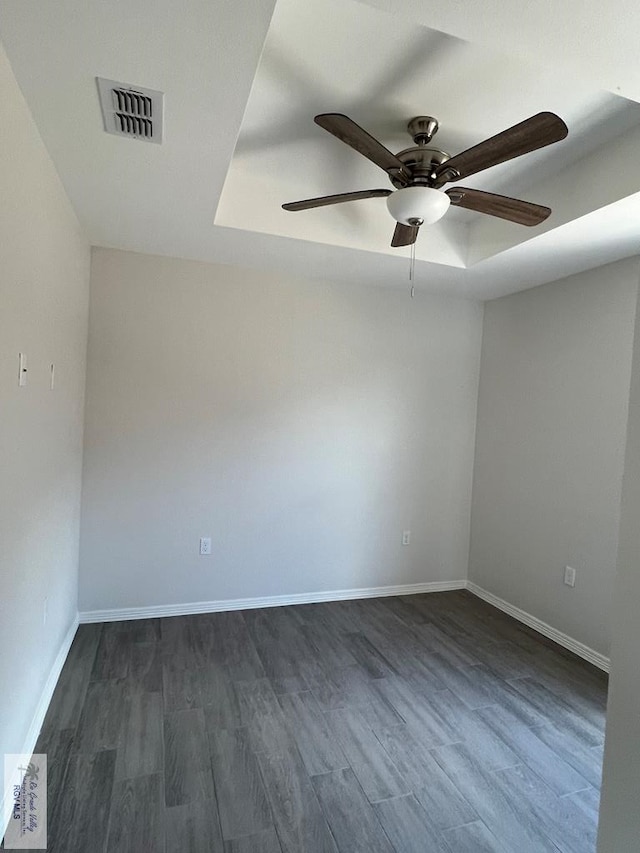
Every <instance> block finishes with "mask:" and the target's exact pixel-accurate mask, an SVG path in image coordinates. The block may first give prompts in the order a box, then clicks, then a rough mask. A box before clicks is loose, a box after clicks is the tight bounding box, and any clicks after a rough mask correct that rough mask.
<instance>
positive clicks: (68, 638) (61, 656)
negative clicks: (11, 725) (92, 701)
mask: <svg viewBox="0 0 640 853" xmlns="http://www.w3.org/2000/svg"><path fill="white" fill-rule="evenodd" d="M78 624H79V618H78V614H77V613H76V616H75V618H74V620H73V622H72V623H71V625H70V626H69V630H68V631H67V633H66V634H65V637H64V639H63V641H62V644H61V645H60V648H59V650H58V654H57V655H56V659H55V660H54V662H53V665H52V667H51V670H50V672H49V675H48V677H47V680H46V682H45V685H44V688H43V689H42V693H41V694H40V699H39V700H38V705H37V707H36V710H35V712H34V714H33V717H32V718H31V724H30V726H29V730H28V732H27V736H26V737H25V739H24V744H23V747H22V753H21V754H22V755H29V756H31V755H33V751H34V749H35V748H36V743H37V741H38V736H39V734H40V729H41V728H42V724H43V723H44V718H45V716H46V714H47V710H48V708H49V704H50V702H51V697H52V696H53V691H54V690H55V689H56V684H57V683H58V679H59V678H60V673H61V672H62V667H63V666H64V663H65V661H66V659H67V655H68V654H69V649H70V648H71V644H72V643H73V638H74V637H75V635H76V631H77V630H78ZM14 776H15V779H12V780H11V783H13V782H15V781H16V780H17V779H20V781H21V777H20V773H19V771H18V768H17V767H16V769H15V774H14ZM11 789H12V785H11V784H10V786H9V789H8V791H7V790H3V791H2V795H3V796H2V808H1V810H0V839H1V838H2V837H3V836H4V834H5V832H6V829H7V823H8V821H9V820H10V817H11V810H10V809H9V811H8V812H7V813H6V814H5V808H6V807H7V803H8V802H12V801H13V798H12V796H11V793H10V792H11ZM7 798H9V800H8V799H7Z"/></svg>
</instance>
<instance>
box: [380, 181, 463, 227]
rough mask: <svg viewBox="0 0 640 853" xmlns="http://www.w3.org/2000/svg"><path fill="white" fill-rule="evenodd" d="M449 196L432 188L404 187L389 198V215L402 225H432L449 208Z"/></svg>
mask: <svg viewBox="0 0 640 853" xmlns="http://www.w3.org/2000/svg"><path fill="white" fill-rule="evenodd" d="M449 204H450V199H449V196H448V195H445V193H443V192H441V191H440V190H435V189H433V188H432V187H404V188H403V189H400V190H396V191H395V192H394V193H392V194H391V195H390V196H389V197H388V198H387V207H388V209H389V213H390V214H391V215H392V216H393V218H394V219H395V220H396V222H400V223H401V224H402V225H418V224H420V225H432V224H433V223H434V222H437V221H438V220H439V219H442V217H443V216H444V215H445V213H446V212H447V210H448V208H449Z"/></svg>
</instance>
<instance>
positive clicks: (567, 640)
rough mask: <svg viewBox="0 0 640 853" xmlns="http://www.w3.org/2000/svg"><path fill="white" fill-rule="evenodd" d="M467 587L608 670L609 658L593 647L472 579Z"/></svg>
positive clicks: (500, 608)
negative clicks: (510, 602)
mask: <svg viewBox="0 0 640 853" xmlns="http://www.w3.org/2000/svg"><path fill="white" fill-rule="evenodd" d="M467 589H468V590H469V592H472V593H473V594H474V595H477V596H478V598H481V599H482V600H483V601H486V602H487V603H488V604H492V605H493V606H494V607H497V608H498V610H502V611H504V612H505V613H507V614H508V615H509V616H513V618H514V619H517V620H518V621H519V622H523V623H524V624H525V625H528V626H529V627H530V628H533V630H534V631H538V633H539V634H543V635H544V636H545V637H549V639H550V640H553V641H554V642H556V643H558V645H560V646H564V648H565V649H569V651H571V652H574V654H576V655H579V656H580V657H581V658H584V659H585V660H587V661H589V663H592V664H593V665H594V666H597V667H598V669H602V670H603V671H604V672H609V658H608V657H605V655H602V654H600V652H596V651H594V649H591V648H589V646H585V644H584V643H580V642H579V641H578V640H574V639H573V637H570V636H569V635H568V634H563V633H562V631H558V630H557V629H556V628H553V627H552V626H551V625H547V623H546V622H543V621H542V619H538V618H537V617H536V616H532V615H531V614H530V613H527V612H526V610H521V609H520V608H519V607H516V606H515V605H513V604H509V602H508V601H505V600H504V599H503V598H498V596H497V595H494V594H493V593H492V592H487V590H486V589H482V587H481V586H478V585H477V584H475V583H473V582H472V581H467Z"/></svg>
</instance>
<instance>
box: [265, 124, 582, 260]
mask: <svg viewBox="0 0 640 853" xmlns="http://www.w3.org/2000/svg"><path fill="white" fill-rule="evenodd" d="M314 121H315V122H316V124H318V125H319V126H320V127H322V128H324V129H325V130H327V131H328V132H329V133H331V134H332V135H333V136H335V137H337V138H338V139H340V140H341V141H342V142H344V143H345V144H347V145H349V146H350V147H351V148H353V149H354V150H355V151H357V152H358V153H359V154H362V155H363V156H364V157H366V158H367V159H368V160H371V162H372V163H375V164H376V165H377V166H379V167H380V168H381V169H383V170H384V171H385V172H386V173H387V175H388V177H389V180H390V181H391V183H392V184H393V186H394V187H396V191H395V192H393V191H392V190H382V189H378V190H363V191H360V192H355V193H339V194H338V195H331V196H322V197H320V198H312V199H305V200H303V201H296V202H289V203H288V204H283V205H282V207H283V208H284V209H285V210H291V211H296V210H307V209H309V208H312V207H323V206H325V205H330V204H341V203H343V202H346V201H356V200H358V199H365V198H376V197H382V196H386V197H387V207H388V209H389V211H390V213H391V215H392V216H393V217H394V219H396V221H397V223H398V224H397V225H396V229H395V232H394V235H393V238H392V240H391V245H392V246H407V245H410V244H411V243H415V241H416V239H417V236H418V229H419V228H420V226H421V225H423V224H430V223H433V222H437V221H438V219H441V218H442V216H444V214H445V213H446V211H447V209H448V207H449V205H450V204H452V205H454V206H456V207H463V208H466V209H467V210H473V211H476V212H478V213H485V214H488V215H489V216H497V217H499V218H501V219H507V220H509V221H511V222H516V223H518V224H520V225H529V226H530V225H538V224H540V223H541V222H544V220H545V219H546V218H547V217H548V216H549V214H550V213H551V210H550V209H549V208H548V207H543V206H542V205H539V204H532V203H531V202H527V201H522V200H521V199H515V198H509V197H508V196H502V195H496V194H494V193H488V192H484V191H482V190H474V189H469V188H467V187H453V188H451V189H449V190H444V191H442V190H441V189H440V188H441V187H442V186H444V184H447V183H450V182H451V181H457V180H459V179H461V178H466V177H468V176H469V175H475V174H477V173H478V172H481V171H483V170H484V169H489V168H491V167H492V166H497V165H498V164H499V163H505V162H506V161H508V160H512V159H514V158H515V157H520V156H522V155H523V154H528V153H529V152H531V151H537V150H538V149H539V148H544V147H545V146H547V145H551V144H553V143H555V142H559V141H560V140H562V139H564V138H565V137H566V135H567V134H568V132H569V131H568V128H567V126H566V124H565V123H564V122H563V121H562V119H561V118H559V116H557V115H555V114H554V113H550V112H543V113H538V114H537V115H535V116H531V118H528V119H525V121H521V122H520V123H519V124H516V125H514V126H513V127H510V128H508V129H507V130H504V131H502V133H498V134H496V136H492V137H490V138H489V139H485V140H484V142H480V143H479V144H478V145H474V146H473V147H472V148H468V149H467V150H466V151H462V152H461V153H460V154H456V155H455V156H453V157H451V156H449V154H447V153H446V152H445V151H441V150H440V149H439V148H431V147H429V144H430V142H431V140H432V139H433V137H434V135H435V134H436V133H437V131H438V127H439V124H438V120H437V119H435V118H434V117H433V116H416V117H415V118H413V119H411V121H410V122H409V124H408V126H407V129H408V131H409V133H410V135H411V136H412V137H413V141H414V143H415V147H412V148H406V149H405V150H403V151H400V152H399V153H398V154H393V153H392V152H391V151H389V149H388V148H385V146H384V145H383V144H382V143H381V142H378V140H377V139H375V137H373V136H371V134H369V133H367V131H366V130H364V129H363V128H361V127H360V126H359V125H357V124H356V123H355V122H354V121H353V120H352V119H350V118H349V117H348V116H346V115H342V114H341V113H322V114H321V115H317V116H316V117H315V119H314Z"/></svg>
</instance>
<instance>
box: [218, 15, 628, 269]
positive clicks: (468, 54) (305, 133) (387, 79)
mask: <svg viewBox="0 0 640 853" xmlns="http://www.w3.org/2000/svg"><path fill="white" fill-rule="evenodd" d="M546 110H550V111H552V112H555V113H557V114H558V115H560V116H561V117H562V118H563V119H564V121H565V122H566V123H567V125H568V126H569V130H570V133H569V137H568V138H567V139H566V140H564V141H563V142H561V143H558V144H555V145H551V146H549V147H548V148H544V149H542V150H540V151H538V152H535V153H533V154H529V155H525V156H524V157H520V158H518V159H516V160H513V161H510V162H508V163H504V164H502V165H500V166H496V167H494V168H492V169H489V170H487V171H485V172H482V173H480V174H477V175H474V176H473V177H470V178H468V179H466V181H465V184H466V185H469V186H471V187H474V188H478V189H484V190H488V191H491V192H499V193H501V194H504V195H511V196H516V195H520V194H522V197H524V198H525V199H527V200H529V201H532V202H535V203H537V204H543V205H545V204H549V202H550V200H549V199H547V198H545V197H544V193H540V192H538V191H537V187H538V186H540V187H545V184H546V186H547V187H548V181H549V179H550V178H552V177H553V176H554V175H556V174H558V173H559V172H561V171H562V170H563V169H566V168H574V167H575V164H576V162H577V161H580V160H581V159H582V158H586V157H587V155H589V154H590V153H592V152H594V151H596V150H598V149H600V148H601V147H602V146H605V145H606V144H607V143H608V142H609V141H610V140H612V139H613V138H615V137H616V136H619V135H620V134H622V133H624V132H625V131H627V130H629V128H631V127H634V126H637V125H638V124H639V123H640V108H639V106H638V105H637V104H636V103H635V102H630V101H628V100H626V99H623V98H620V97H617V96H616V95H613V94H611V93H607V92H594V91H593V90H591V89H590V88H589V86H588V85H586V84H584V83H583V82H582V81H581V80H579V79H577V78H575V79H568V78H567V76H566V74H565V75H564V76H563V77H562V79H560V78H559V75H558V73H557V71H556V70H555V69H553V68H550V67H548V66H543V65H540V66H535V65H532V64H531V63H530V62H526V61H523V60H521V59H520V58H519V57H517V56H515V55H513V54H511V55H508V54H499V53H496V52H494V51H491V50H488V49H487V48H484V47H481V46H478V45H474V44H471V43H470V42H466V41H462V40H460V39H457V38H454V37H453V36H450V35H446V34H444V33H441V32H438V31H436V30H432V29H428V28H426V27H424V26H418V25H415V24H413V23H412V22H411V21H403V20H402V19H401V18H399V17H397V16H391V15H388V14H387V13H385V12H381V11H379V10H377V9H374V8H371V7H369V6H367V5H363V4H362V3H359V2H352V0H325V2H322V3H316V4H313V3H312V4H309V3H307V2H302V0H279V2H278V4H277V6H276V10H275V13H274V17H273V19H272V23H271V27H270V29H269V33H268V36H267V39H266V43H265V46H264V51H263V54H262V58H261V62H260V65H259V67H258V71H257V74H256V78H255V81H254V84H253V88H252V91H251V95H250V98H249V102H248V104H247V109H246V111H245V116H244V120H243V123H242V128H241V131H240V135H239V138H238V142H237V145H236V149H235V153H234V156H233V159H232V162H231V165H230V168H229V172H228V174H227V179H226V182H225V185H224V190H223V193H222V196H221V200H220V204H219V207H218V210H217V215H216V223H217V224H220V225H226V226H230V227H234V228H242V229H249V230H254V231H260V232H263V233H267V234H277V235H280V236H285V237H293V238H297V239H303V240H309V241H315V242H321V243H326V244H329V245H336V246H352V247H354V248H365V249H368V250H370V251H375V252H381V253H388V254H396V255H397V254H399V253H400V254H406V249H392V248H391V247H390V245H389V243H390V239H391V234H392V232H393V228H394V222H393V220H392V219H391V217H390V214H389V213H388V212H387V209H386V204H385V200H384V199H381V198H373V199H367V200H365V201H356V202H349V203H347V204H343V205H336V206H331V207H323V208H318V209H315V210H308V211H303V212H295V213H291V212H285V211H283V210H282V209H281V205H282V204H283V203H284V202H290V201H296V200H299V199H304V198H313V197H316V196H322V195H330V194H334V193H343V192H352V191H356V190H364V189H376V188H385V187H386V188H392V187H391V184H390V182H389V179H388V177H387V175H386V173H385V172H383V171H382V170H380V169H379V168H377V167H376V166H375V165H374V164H372V163H370V162H369V161H368V160H366V159H365V158H364V157H361V156H359V155H358V154H357V153H356V152H355V151H353V150H352V149H351V148H349V147H347V146H346V145H344V144H343V143H341V142H340V141H339V140H337V139H336V138H335V137H333V136H331V135H330V134H328V133H327V132H326V131H324V130H323V129H322V128H320V127H318V126H317V125H316V124H315V123H314V121H313V117H314V115H315V114H317V113H321V112H340V113H345V114H347V115H348V116H350V117H351V118H353V119H354V120H355V121H356V122H357V123H358V124H360V125H361V126H362V127H364V128H365V129H366V130H368V131H369V132H370V133H372V134H373V135H374V136H375V137H376V138H378V139H379V140H380V141H381V142H382V143H383V144H384V145H385V146H387V147H388V148H389V149H390V150H392V151H393V152H398V151H399V150H401V149H404V148H408V147H411V146H412V145H413V141H412V139H411V138H410V136H409V134H408V132H407V129H406V126H407V123H408V121H409V120H410V119H411V118H413V117H414V116H415V115H419V114H426V115H432V116H435V117H436V118H437V119H438V121H439V122H440V129H439V131H438V133H437V135H436V136H435V138H434V140H433V142H432V144H433V145H434V146H436V147H438V148H441V149H443V150H445V151H446V152H448V153H449V154H451V155H454V154H456V153H458V152H460V151H462V150H464V149H466V148H468V147H470V146H472V145H475V144H477V143H478V142H480V141H482V140H484V139H486V138H488V137H490V136H493V135H495V134H496V133H499V132H500V131H502V130H504V129H506V128H507V127H511V126H512V125H514V124H516V123H518V122H520V121H522V120H523V119H525V118H528V117H529V116H531V115H534V114H535V113H538V112H541V111H546ZM587 180H588V179H587ZM631 185H632V188H631V190H630V192H635V191H637V190H640V182H638V186H635V185H634V182H633V180H632V181H631ZM586 195H587V196H588V192H587V193H586ZM576 210H577V213H578V215H584V213H585V210H584V204H579V205H577V208H576ZM570 218H571V216H570V215H569V219H570ZM479 219H480V220H482V225H481V226H478V227H476V226H477V223H478V221H479ZM567 221H568V219H567V211H566V209H563V215H562V219H558V220H557V222H556V221H554V216H553V214H552V216H551V218H550V219H549V220H548V222H547V223H545V230H549V229H553V228H554V227H556V225H560V224H564V223H565V222H567ZM494 229H495V234H494V233H493V231H494ZM505 229H506V237H505V236H503V235H504V234H505ZM535 236H536V228H535V227H534V228H526V227H523V226H520V225H514V224H511V223H507V224H506V225H505V223H503V222H502V221H494V220H493V219H492V218H490V217H487V216H484V215H482V214H478V213H471V212H468V211H463V210H460V209H457V210H456V209H453V208H451V209H450V210H449V212H448V213H447V214H446V217H445V219H444V220H442V221H441V222H440V223H438V224H437V225H435V226H428V227H427V226H423V228H422V229H421V232H420V236H419V238H418V243H417V245H416V254H417V256H418V257H419V258H421V259H423V260H428V261H432V262H435V263H438V264H447V265H453V266H459V265H461V264H466V262H467V258H468V257H470V256H471V257H473V258H474V259H477V258H478V257H486V256H489V255H491V254H495V252H496V251H498V250H499V246H500V245H501V243H502V242H503V243H504V246H505V248H507V247H512V246H513V245H516V244H518V243H523V242H525V241H527V240H531V239H533V238H534V237H535ZM474 238H475V239H476V240H480V241H483V240H486V241H487V248H483V247H480V248H478V247H477V246H473V245H470V239H472V240H473V239H474ZM496 246H497V248H496ZM489 247H491V248H489Z"/></svg>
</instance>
